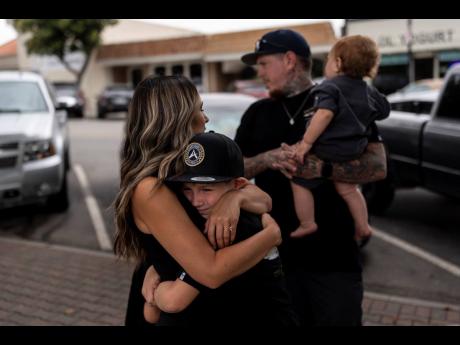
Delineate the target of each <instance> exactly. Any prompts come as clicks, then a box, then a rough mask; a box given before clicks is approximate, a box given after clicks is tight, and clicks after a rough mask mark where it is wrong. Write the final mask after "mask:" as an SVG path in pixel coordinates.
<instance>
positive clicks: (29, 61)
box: [0, 20, 336, 116]
mask: <svg viewBox="0 0 460 345" xmlns="http://www.w3.org/2000/svg"><path fill="white" fill-rule="evenodd" d="M284 28H290V29H293V30H296V31H298V32H300V33H301V34H302V35H304V37H305V38H306V39H307V40H308V42H309V44H310V46H311V51H312V55H313V61H314V64H313V76H314V77H320V76H322V72H323V65H324V60H325V57H326V56H327V52H328V51H329V49H330V48H331V46H332V45H333V44H334V42H335V41H336V36H335V33H334V30H333V28H332V26H331V24H330V23H329V22H321V23H314V24H308V25H296V26H289V27H284ZM274 29H277V28H273V27H272V28H266V29H261V30H250V31H241V32H231V33H225V34H215V35H203V34H201V33H198V32H194V31H189V30H184V29H177V28H173V27H168V26H163V25H158V24H149V23H144V22H138V21H132V20H119V23H118V24H117V25H115V26H113V27H108V28H106V30H104V32H103V33H102V42H103V44H102V45H101V46H100V47H99V48H98V49H97V51H95V52H94V53H93V55H92V56H91V58H90V63H89V65H88V68H87V70H86V72H85V75H84V76H83V79H82V83H81V88H82V90H83V92H84V94H85V95H86V99H87V109H88V111H87V116H95V114H96V102H97V97H98V96H99V95H100V94H101V93H102V91H103V90H104V88H105V87H106V86H108V85H111V84H117V83H121V84H129V85H132V86H133V87H135V86H136V85H137V84H138V83H139V82H140V81H141V80H142V79H143V78H145V77H146V76H148V75H151V74H154V75H184V76H187V77H189V78H190V79H191V80H192V81H193V82H194V83H195V84H196V85H197V87H198V89H199V90H200V91H201V92H218V91H231V90H232V86H233V83H234V82H235V81H236V80H241V79H252V78H255V76H256V72H255V70H254V69H253V68H252V67H248V66H246V65H244V64H243V63H242V62H241V61H240V58H241V56H242V55H243V54H245V53H247V52H250V51H253V50H254V47H255V43H256V41H257V40H258V39H259V38H260V37H261V36H262V35H263V34H265V33H266V32H268V31H271V30H274ZM24 40H25V39H24V37H22V36H19V37H18V39H17V40H16V41H17V42H16V43H14V44H15V45H16V44H17V48H15V50H16V58H14V54H12V48H11V47H9V48H8V49H6V48H5V49H4V50H5V53H8V54H9V55H8V59H7V58H6V55H5V56H3V57H2V56H1V54H0V69H6V68H11V66H12V65H11V61H16V62H15V63H14V64H15V65H16V67H17V68H23V69H35V70H39V71H41V72H42V73H43V74H44V75H45V76H47V77H48V79H49V80H50V81H52V82H60V81H72V80H75V77H74V76H73V75H72V74H71V73H69V72H68V71H67V70H65V68H64V67H63V66H62V65H61V64H60V62H59V61H58V60H57V58H53V57H38V56H28V55H27V53H26V52H25V48H24ZM0 52H1V47H0ZM69 59H70V60H72V61H71V62H72V64H73V66H74V68H77V67H78V64H79V63H80V64H82V59H81V56H80V57H79V56H78V54H73V55H72V56H71V57H69ZM79 59H80V62H79ZM7 60H8V66H7V64H6V62H7ZM2 61H3V62H2Z"/></svg>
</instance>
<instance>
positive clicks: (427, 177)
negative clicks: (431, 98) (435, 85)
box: [363, 65, 460, 212]
mask: <svg viewBox="0 0 460 345" xmlns="http://www.w3.org/2000/svg"><path fill="white" fill-rule="evenodd" d="M459 96H460V66H458V65H457V66H456V67H453V68H451V69H449V71H448V73H447V75H446V77H445V79H444V84H443V86H442V88H441V91H440V92H439V95H438V97H437V99H436V100H435V102H434V106H433V107H432V109H431V112H430V113H428V114H423V113H416V112H401V111H392V112H391V114H390V116H389V117H388V118H387V119H385V120H383V121H380V122H379V123H378V126H379V129H380V132H381V135H382V137H383V140H384V142H385V144H386V147H387V150H388V174H387V178H386V179H385V180H383V181H378V182H376V183H371V184H368V185H365V186H363V193H364V194H365V196H366V199H367V200H368V204H369V209H370V210H373V211H374V212H383V211H384V210H385V209H386V208H387V207H389V206H390V204H391V202H392V200H393V196H394V192H395V189H396V188H401V187H417V186H418V187H422V188H426V189H429V190H431V191H433V192H436V193H439V194H444V195H447V196H450V197H453V198H457V199H460V155H459V152H460V97H459Z"/></svg>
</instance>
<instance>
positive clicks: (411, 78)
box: [407, 19, 415, 83]
mask: <svg viewBox="0 0 460 345" xmlns="http://www.w3.org/2000/svg"><path fill="white" fill-rule="evenodd" d="M412 43H413V33H412V19H408V20H407V57H408V59H409V64H408V76H409V83H412V82H414V81H415V63H414V56H413V53H412Z"/></svg>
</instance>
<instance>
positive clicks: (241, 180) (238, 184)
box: [233, 177, 249, 189]
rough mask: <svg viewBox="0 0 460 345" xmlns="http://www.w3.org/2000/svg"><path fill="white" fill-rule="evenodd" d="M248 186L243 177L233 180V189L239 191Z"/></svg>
mask: <svg viewBox="0 0 460 345" xmlns="http://www.w3.org/2000/svg"><path fill="white" fill-rule="evenodd" d="M248 184H249V181H248V180H247V179H245V178H244V177H237V178H235V179H234V180H233V187H234V188H235V189H241V188H243V187H244V186H246V185H248Z"/></svg>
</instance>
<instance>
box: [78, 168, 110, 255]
mask: <svg viewBox="0 0 460 345" xmlns="http://www.w3.org/2000/svg"><path fill="white" fill-rule="evenodd" d="M73 171H74V172H75V175H76V176H77V180H78V182H79V184H80V186H81V189H82V190H83V195H84V197H85V203H86V207H87V208H88V211H89V215H90V217H91V221H92V222H93V226H94V230H95V231H96V237H97V240H98V242H99V246H100V247H101V249H102V250H112V242H111V241H110V237H109V235H108V233H107V229H106V228H105V224H104V220H103V218H102V214H101V210H100V208H99V205H98V203H97V200H96V198H95V197H94V196H93V193H92V191H91V187H90V185H89V181H88V178H87V177H86V173H85V171H84V170H83V167H82V166H81V165H79V164H75V165H73Z"/></svg>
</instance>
